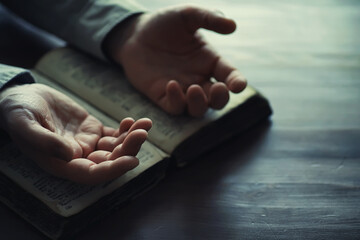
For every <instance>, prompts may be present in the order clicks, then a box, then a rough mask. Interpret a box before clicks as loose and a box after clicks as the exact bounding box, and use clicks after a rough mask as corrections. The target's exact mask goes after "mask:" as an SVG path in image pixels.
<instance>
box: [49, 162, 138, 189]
mask: <svg viewBox="0 0 360 240" xmlns="http://www.w3.org/2000/svg"><path fill="white" fill-rule="evenodd" d="M51 162H52V165H53V168H52V169H50V170H49V172H50V173H52V174H54V175H56V176H58V177H61V178H65V179H68V180H71V181H75V182H78V183H82V184H98V183H102V182H105V181H109V180H112V179H115V178H117V177H120V176H122V175H123V174H125V173H126V172H127V171H129V170H131V169H133V168H134V167H136V166H137V165H139V160H138V159H137V158H136V157H132V156H124V157H120V158H118V159H115V160H114V161H103V162H100V163H99V164H96V163H94V162H93V161H91V160H89V159H85V158H78V159H73V160H72V161H70V162H64V161H61V160H57V159H52V160H51Z"/></svg>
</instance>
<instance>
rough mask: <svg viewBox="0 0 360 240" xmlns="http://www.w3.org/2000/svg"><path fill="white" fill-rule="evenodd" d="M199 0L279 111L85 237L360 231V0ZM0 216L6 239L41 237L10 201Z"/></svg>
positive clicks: (227, 52)
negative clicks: (223, 26)
mask: <svg viewBox="0 0 360 240" xmlns="http://www.w3.org/2000/svg"><path fill="white" fill-rule="evenodd" d="M140 2H141V3H143V4H144V5H145V6H146V7H148V8H149V9H157V8H159V7H162V6H165V4H166V5H172V4H178V3H182V2H183V1H180V0H169V1H160V0H157V1H155V0H152V1H145V0H142V1H140ZM193 3H195V4H200V5H204V6H207V7H209V8H213V9H221V10H222V11H223V12H224V13H225V15H227V16H229V17H232V18H234V19H235V20H236V22H237V25H238V28H237V32H236V33H234V34H232V35H230V36H218V35H216V34H213V33H208V32H205V31H204V32H203V33H204V34H205V35H206V37H207V39H208V41H209V42H210V43H211V44H213V45H214V46H215V47H216V48H218V49H221V53H222V54H223V55H224V56H226V58H227V59H229V61H230V62H232V63H233V64H234V66H236V67H237V68H239V69H240V70H241V71H242V72H243V73H244V75H245V76H247V78H248V80H249V83H250V84H252V85H254V86H255V87H257V88H258V89H260V90H261V91H262V92H263V93H264V94H265V95H266V96H267V97H268V98H269V99H270V102H271V103H272V106H273V108H274V115H273V116H272V118H271V121H269V122H264V123H263V124H261V125H260V126H258V127H257V128H255V129H251V130H250V131H248V132H247V133H246V134H245V135H243V136H240V137H238V138H235V139H233V140H232V141H230V142H227V143H226V144H223V145H222V146H220V147H219V148H218V149H215V150H214V151H212V152H211V153H209V154H207V155H205V156H203V157H202V158H201V159H199V161H198V162H196V163H194V164H192V165H191V166H188V167H186V168H184V169H181V170H180V171H175V172H173V173H172V174H171V175H170V176H169V177H167V178H166V179H165V180H164V181H163V182H162V183H160V184H159V185H158V186H157V187H156V188H154V189H152V190H151V191H149V192H148V193H146V194H145V195H143V196H141V197H140V198H138V199H136V200H135V201H133V202H131V203H129V204H128V206H126V208H122V209H119V210H117V211H114V213H113V214H112V215H111V216H109V217H108V218H106V219H104V221H102V222H100V223H98V224H97V225H96V226H93V227H91V228H89V229H88V231H85V232H84V233H82V234H81V235H80V236H79V237H78V239H99V238H101V239H214V240H215V239H360V237H359V236H360V208H359V207H360V205H359V201H360V28H359V23H360V2H359V1H355V0H353V1H351V0H345V1H335V0H328V1H326V0H321V1H310V0H306V1H294V0H292V1H285V0H271V1H259V0H256V1H250V0H227V1H220V0H207V1H204V0H196V1H193ZM0 23H4V21H2V22H0ZM2 25H4V24H2ZM7 26H8V25H7ZM19 31H20V30H19ZM2 49H3V45H2ZM2 51H3V50H2ZM30 55H32V56H33V57H34V56H35V57H36V56H37V55H36V54H30ZM29 62H30V61H29ZM28 64H30V63H28ZM20 65H21V64H20ZM23 65H24V64H23ZM25 65H26V64H25ZM0 221H1V223H2V224H0V231H1V232H2V234H4V235H3V236H6V239H20V238H23V237H24V236H26V239H42V238H43V237H42V236H41V235H39V234H38V233H37V232H36V231H35V230H33V229H32V228H31V227H30V226H29V225H28V224H26V223H24V222H22V220H21V219H20V218H18V217H17V216H16V215H15V214H13V213H12V212H10V211H9V210H8V209H6V208H5V207H4V206H0ZM15 229H16V230H15Z"/></svg>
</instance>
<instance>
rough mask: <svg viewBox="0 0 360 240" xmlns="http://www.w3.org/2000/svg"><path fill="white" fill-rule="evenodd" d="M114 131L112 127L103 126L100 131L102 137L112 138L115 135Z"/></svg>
mask: <svg viewBox="0 0 360 240" xmlns="http://www.w3.org/2000/svg"><path fill="white" fill-rule="evenodd" d="M115 131H116V129H115V128H112V127H107V126H104V127H103V130H102V135H103V136H112V135H113V134H114V133H115Z"/></svg>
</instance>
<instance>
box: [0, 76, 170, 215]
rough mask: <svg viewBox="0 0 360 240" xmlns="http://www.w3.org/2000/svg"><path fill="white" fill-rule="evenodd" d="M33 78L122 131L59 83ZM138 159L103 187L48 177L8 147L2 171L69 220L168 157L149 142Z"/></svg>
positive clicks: (0, 156)
mask: <svg viewBox="0 0 360 240" xmlns="http://www.w3.org/2000/svg"><path fill="white" fill-rule="evenodd" d="M33 75H34V76H35V78H36V80H37V82H39V83H44V84H47V85H50V86H51V87H54V88H56V89H58V90H59V91H61V92H63V93H65V94H67V95H68V96H69V97H71V98H73V99H74V100H75V101H77V102H78V103H79V104H80V105H82V106H83V107H85V108H86V109H87V110H88V111H89V112H90V113H91V114H93V115H94V116H96V117H98V118H99V119H100V120H101V121H103V122H104V123H105V124H106V125H108V126H112V127H118V122H116V121H114V120H113V119H111V118H109V117H107V116H106V115H103V114H102V113H101V112H99V111H98V110H97V109H95V108H94V107H92V106H91V105H89V104H87V103H86V102H84V101H83V100H82V99H80V98H78V97H76V96H75V95H73V94H72V93H70V92H69V91H66V89H64V88H62V87H61V86H59V85H57V84H56V83H51V82H50V81H48V80H47V79H45V78H44V77H43V76H41V74H38V73H36V72H33ZM137 157H138V158H139V160H140V164H139V166H137V167H136V168H135V169H133V170H131V171H129V172H127V173H126V174H125V175H123V176H121V177H119V178H117V179H116V180H114V181H112V182H110V183H106V184H103V185H97V186H84V185H80V184H76V183H73V182H71V181H67V180H63V179H60V178H56V177H54V176H52V175H50V174H48V173H47V172H45V171H43V170H42V169H40V168H39V167H37V166H36V165H35V164H34V163H33V161H31V160H30V159H28V158H27V157H26V156H24V155H22V154H21V153H20V152H19V150H18V149H17V148H16V147H15V146H13V145H6V146H4V147H2V148H0V171H1V172H2V173H3V174H5V175H6V176H7V177H9V178H10V179H12V180H13V181H14V182H16V183H17V184H18V185H20V186H22V187H23V188H24V189H26V190H27V191H28V192H30V193H32V194H33V195H34V196H35V197H36V198H38V199H39V200H41V201H42V202H44V203H45V204H46V205H47V206H48V207H50V208H51V209H52V210H53V211H55V212H56V213H58V214H60V215H62V216H65V217H68V216H71V215H74V214H76V213H78V212H80V211H81V210H83V209H85V208H86V207H88V206H90V205H91V204H92V203H94V202H96V201H97V200H98V199H100V198H101V197H103V196H105V195H107V194H109V193H111V192H113V191H114V190H116V189H118V188H119V187H121V186H123V185H124V184H125V183H127V182H128V181H130V180H132V179H134V178H135V177H136V176H138V175H139V174H141V173H142V172H144V171H145V170H146V169H148V168H150V167H151V166H153V165H155V164H156V163H158V162H159V161H161V160H163V159H164V158H165V157H167V155H166V154H165V153H164V152H163V151H161V150H160V149H158V148H157V147H155V146H154V145H152V144H151V143H150V142H148V141H146V142H145V143H144V144H143V146H142V148H141V150H140V152H139V154H138V155H137Z"/></svg>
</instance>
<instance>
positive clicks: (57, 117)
mask: <svg viewBox="0 0 360 240" xmlns="http://www.w3.org/2000/svg"><path fill="white" fill-rule="evenodd" d="M0 99H1V100H2V101H1V103H0V114H1V119H2V120H3V122H1V126H2V127H3V128H4V129H6V131H7V132H8V133H9V135H10V136H11V138H12V139H13V141H14V142H15V143H16V144H17V146H19V147H20V149H21V150H22V151H23V152H25V153H26V154H27V155H28V156H29V157H30V158H32V159H34V160H35V161H36V162H37V164H38V165H39V166H40V167H42V168H43V169H45V170H46V171H48V172H50V173H52V174H54V175H56V176H59V177H63V178H66V179H70V180H73V181H76V182H80V183H85V184H95V183H99V182H103V181H107V180H111V179H113V178H116V177H118V176H121V175H122V174H124V173H125V172H127V171H129V170H131V169H132V168H134V167H136V166H137V165H138V163H139V162H138V159H137V158H136V157H135V156H136V154H137V153H138V151H139V149H140V147H141V145H142V143H143V142H144V141H145V139H146V137H147V131H148V130H149V129H150V128H151V121H150V120H149V119H140V120H138V121H136V122H135V121H134V120H132V119H130V118H127V119H124V120H123V121H122V122H121V123H120V127H119V129H114V128H110V127H105V126H103V125H102V124H101V123H100V122H99V121H98V120H97V119H96V118H95V117H93V116H92V115H89V114H88V113H87V112H86V111H85V109H83V108H82V107H81V106H80V105H78V104H76V103H75V102H74V101H72V100H71V99H70V98H68V97H66V96H65V95H63V94H61V93H60V92H58V91H56V90H54V89H52V88H49V87H47V86H45V85H41V84H29V85H20V86H14V87H9V88H8V89H6V90H4V91H2V92H1V97H0Z"/></svg>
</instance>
